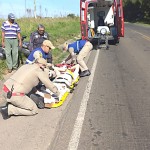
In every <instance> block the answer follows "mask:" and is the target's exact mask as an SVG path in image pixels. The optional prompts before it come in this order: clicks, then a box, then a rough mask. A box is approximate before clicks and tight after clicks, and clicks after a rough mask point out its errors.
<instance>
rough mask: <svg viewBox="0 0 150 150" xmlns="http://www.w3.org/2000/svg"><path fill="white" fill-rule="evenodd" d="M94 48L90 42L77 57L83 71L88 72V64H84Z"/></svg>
mask: <svg viewBox="0 0 150 150" xmlns="http://www.w3.org/2000/svg"><path fill="white" fill-rule="evenodd" d="M92 48H93V45H92V44H91V43H90V42H86V43H85V45H84V46H83V48H82V49H81V51H80V52H79V54H78V55H77V63H78V64H79V65H80V69H81V71H85V70H88V67H87V65H86V63H85V62H84V58H85V57H86V56H87V55H88V54H89V52H90V50H92Z"/></svg>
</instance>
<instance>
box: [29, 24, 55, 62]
mask: <svg viewBox="0 0 150 150" xmlns="http://www.w3.org/2000/svg"><path fill="white" fill-rule="evenodd" d="M49 39H50V36H49V34H48V33H47V32H45V27H44V26H43V25H41V24H39V25H38V29H37V31H35V32H33V33H31V35H30V46H29V49H30V51H32V50H33V49H35V48H38V47H41V45H42V43H43V41H44V40H49ZM47 61H48V63H52V53H51V52H49V54H48V59H47Z"/></svg>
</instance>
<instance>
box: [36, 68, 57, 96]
mask: <svg viewBox="0 0 150 150" xmlns="http://www.w3.org/2000/svg"><path fill="white" fill-rule="evenodd" d="M38 78H39V80H40V81H41V82H42V83H43V84H44V85H45V86H46V88H48V89H49V90H50V91H52V92H53V93H54V94H56V95H57V96H59V94H60V93H59V91H58V89H57V87H56V86H55V85H54V84H53V82H51V81H50V79H49V72H48V69H46V68H45V69H40V71H39V72H38Z"/></svg>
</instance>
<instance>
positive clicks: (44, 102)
mask: <svg viewBox="0 0 150 150" xmlns="http://www.w3.org/2000/svg"><path fill="white" fill-rule="evenodd" d="M52 68H53V71H52V70H49V76H50V78H54V79H53V80H52V82H53V83H54V84H55V86H56V87H57V88H58V90H59V92H60V96H59V97H57V96H56V95H55V94H54V93H53V92H52V91H50V90H49V89H46V88H45V86H44V85H42V86H41V87H40V88H38V89H37V91H36V92H35V94H31V96H30V98H31V99H32V100H33V101H34V102H35V103H36V104H37V106H38V107H39V108H45V107H47V108H51V107H55V106H56V104H57V106H56V107H58V105H59V103H61V104H62V102H63V101H64V100H65V99H66V97H67V95H68V94H69V93H70V92H71V91H72V90H73V88H74V86H75V84H76V83H77V82H78V80H79V65H78V64H77V65H73V66H72V65H67V64H63V65H62V64H60V65H56V66H53V67H52Z"/></svg>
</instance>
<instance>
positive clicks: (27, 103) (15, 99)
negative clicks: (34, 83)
mask: <svg viewBox="0 0 150 150" xmlns="http://www.w3.org/2000/svg"><path fill="white" fill-rule="evenodd" d="M3 96H4V97H5V98H6V100H7V102H9V103H10V104H9V105H8V115H16V116H17V115H24V116H31V115H35V114H37V113H38V108H37V106H36V104H35V103H34V101H33V100H32V99H30V98H29V97H28V96H26V95H24V96H12V97H11V98H10V99H8V98H7V93H6V92H3Z"/></svg>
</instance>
